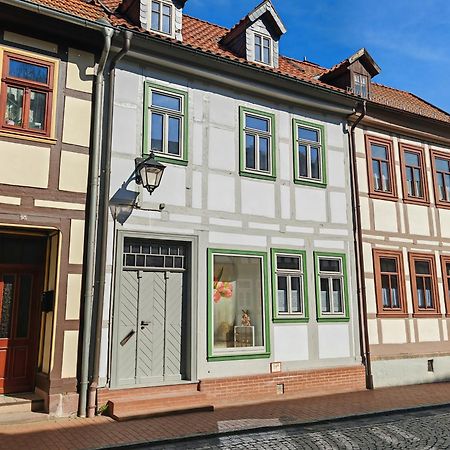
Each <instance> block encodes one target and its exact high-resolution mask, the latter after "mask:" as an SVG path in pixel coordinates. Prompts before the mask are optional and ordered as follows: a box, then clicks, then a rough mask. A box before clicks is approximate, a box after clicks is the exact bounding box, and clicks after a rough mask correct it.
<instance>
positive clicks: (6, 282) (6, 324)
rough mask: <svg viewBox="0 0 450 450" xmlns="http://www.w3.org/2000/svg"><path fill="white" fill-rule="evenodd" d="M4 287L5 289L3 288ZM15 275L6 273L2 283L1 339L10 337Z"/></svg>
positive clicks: (0, 290)
mask: <svg viewBox="0 0 450 450" xmlns="http://www.w3.org/2000/svg"><path fill="white" fill-rule="evenodd" d="M1 288H3V289H1ZM14 288H15V277H14V275H4V276H3V282H2V283H1V284H0V295H2V302H1V310H0V339H7V338H9V337H10V334H9V332H10V330H11V316H12V308H13V301H14Z"/></svg>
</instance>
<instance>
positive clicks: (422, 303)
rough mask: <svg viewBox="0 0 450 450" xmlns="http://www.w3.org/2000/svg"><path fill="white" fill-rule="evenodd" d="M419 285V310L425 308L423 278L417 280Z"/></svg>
mask: <svg viewBox="0 0 450 450" xmlns="http://www.w3.org/2000/svg"><path fill="white" fill-rule="evenodd" d="M416 284H417V301H418V304H419V308H425V285H424V282H423V278H422V277H417V278H416Z"/></svg>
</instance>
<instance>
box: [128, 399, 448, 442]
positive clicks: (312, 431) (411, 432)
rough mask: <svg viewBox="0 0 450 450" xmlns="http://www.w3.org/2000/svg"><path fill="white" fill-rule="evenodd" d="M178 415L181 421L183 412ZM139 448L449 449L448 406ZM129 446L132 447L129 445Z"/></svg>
mask: <svg viewBox="0 0 450 450" xmlns="http://www.w3.org/2000/svg"><path fill="white" fill-rule="evenodd" d="M180 420H183V418H182V416H180ZM136 448H140V449H152V450H154V449H158V450H159V449H161V450H163V449H164V450H181V449H183V450H188V449H192V450H194V449H195V450H203V449H243V450H244V449H245V450H253V449H255V450H256V449H258V450H265V449H314V450H328V449H333V450H334V449H339V450H340V449H345V450H350V449H364V450H366V449H391V448H394V449H421V450H422V449H429V450H431V449H435V450H438V449H439V450H440V449H446V448H450V407H445V408H432V409H426V410H421V411H416V412H409V413H396V414H392V415H386V416H384V417H382V416H376V417H369V418H360V419H351V418H349V419H345V420H341V421H334V422H328V423H325V424H320V425H304V426H303V425H298V426H294V427H292V426H290V427H280V429H276V430H270V431H255V432H250V433H244V434H242V433H239V434H233V435H226V436H222V437H211V438H207V437H206V438H199V439H195V440H185V441H184V442H179V443H176V444H168V445H149V446H144V447H143V446H139V447H136ZM128 449H130V448H129V447H128Z"/></svg>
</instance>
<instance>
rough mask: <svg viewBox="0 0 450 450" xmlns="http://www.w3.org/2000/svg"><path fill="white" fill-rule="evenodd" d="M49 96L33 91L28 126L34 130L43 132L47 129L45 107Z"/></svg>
mask: <svg viewBox="0 0 450 450" xmlns="http://www.w3.org/2000/svg"><path fill="white" fill-rule="evenodd" d="M46 98H47V95H46V94H44V93H42V92H35V91H31V93H30V113H29V117H28V122H29V123H28V126H29V127H30V128H32V129H34V130H43V129H44V127H45V106H46Z"/></svg>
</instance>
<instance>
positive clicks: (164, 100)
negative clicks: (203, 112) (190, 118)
mask: <svg viewBox="0 0 450 450" xmlns="http://www.w3.org/2000/svg"><path fill="white" fill-rule="evenodd" d="M152 106H158V107H160V108H166V109H172V110H174V111H181V99H180V98H179V97H172V96H171V95H165V94H160V93H159V92H153V93H152Z"/></svg>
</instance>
